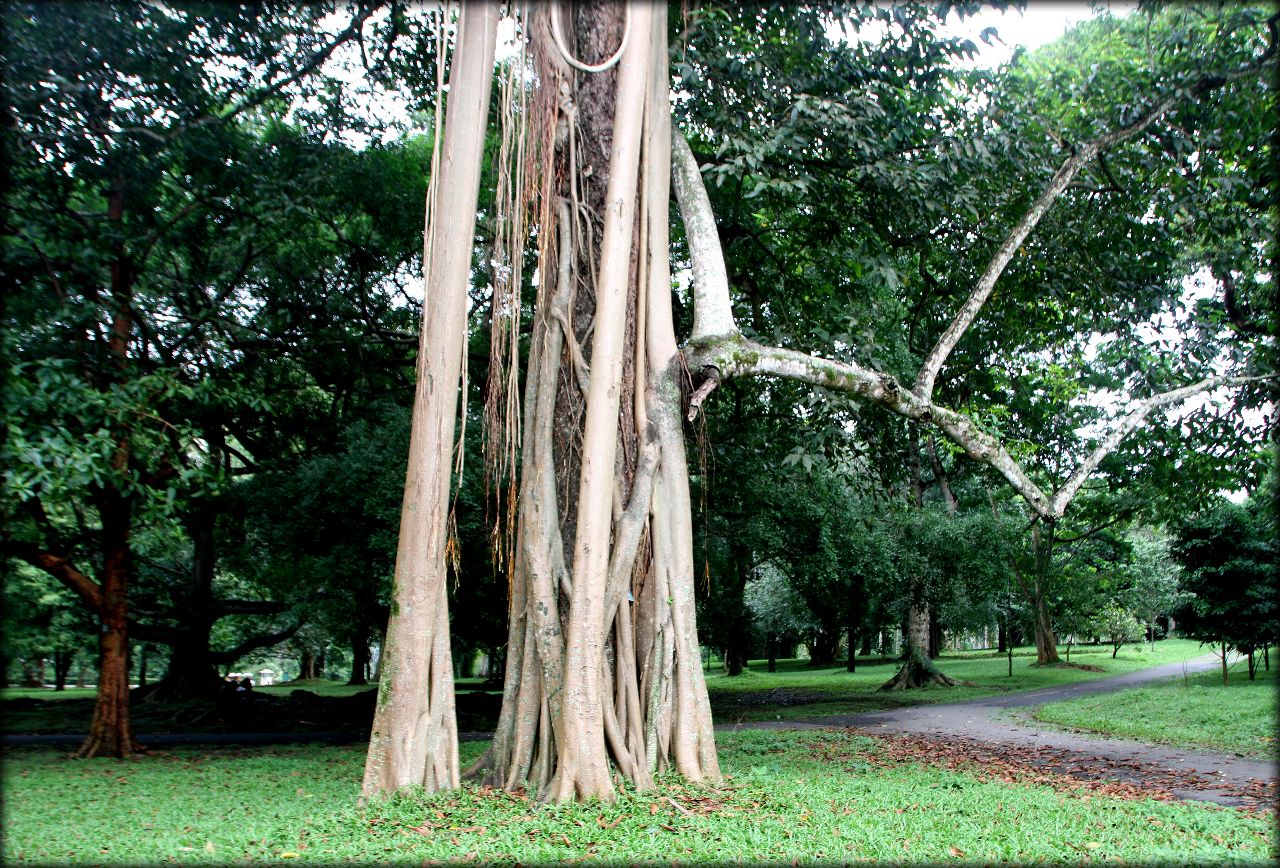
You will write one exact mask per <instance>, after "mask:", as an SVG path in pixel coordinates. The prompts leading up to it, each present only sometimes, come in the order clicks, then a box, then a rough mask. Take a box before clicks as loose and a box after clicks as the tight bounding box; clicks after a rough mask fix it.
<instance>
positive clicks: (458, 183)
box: [361, 3, 498, 799]
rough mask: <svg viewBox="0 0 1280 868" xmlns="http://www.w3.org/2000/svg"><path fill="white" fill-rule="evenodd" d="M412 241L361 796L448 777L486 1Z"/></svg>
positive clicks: (464, 31) (447, 782)
mask: <svg viewBox="0 0 1280 868" xmlns="http://www.w3.org/2000/svg"><path fill="white" fill-rule="evenodd" d="M460 15H461V17H460V19H459V24H458V37H457V49H456V50H455V52H454V56H453V70H452V72H451V75H450V84H449V97H448V108H447V112H446V120H445V128H444V136H443V145H442V148H441V152H440V163H439V166H438V168H437V169H436V173H435V174H434V175H433V177H432V179H431V191H432V193H431V195H432V196H433V201H432V202H431V205H430V216H429V222H428V225H427V238H426V241H425V245H424V261H425V263H426V274H425V283H426V298H425V300H424V304H423V328H422V335H421V340H420V342H419V345H418V380H417V385H416V387H415V398H414V406H413V425H412V432H411V435H410V440H409V467H408V472H407V476H406V479H405V489H404V501H403V508H402V510H401V516H400V539H399V545H398V547H397V550H396V568H395V606H394V608H393V610H392V614H391V619H390V621H389V623H388V626H387V639H386V643H385V645H384V647H383V655H384V657H385V663H384V664H383V670H382V676H383V677H382V681H381V684H380V686H379V690H378V705H377V711H376V712H375V714H374V721H373V734H372V736H371V738H370V741H369V753H368V758H367V760H366V763H365V773H364V783H363V786H362V788H361V793H362V796H363V798H366V799H367V798H370V797H372V796H375V795H379V794H385V793H390V792H394V791H395V790H398V789H400V788H402V787H407V786H411V785H418V786H421V787H423V788H424V789H425V790H426V792H429V793H430V792H436V791H438V790H442V789H450V788H453V787H456V786H457V785H458V780H459V774H460V771H461V770H460V768H459V764H458V734H457V719H456V716H455V714H454V695H453V661H452V659H451V657H450V647H449V611H448V595H447V586H446V579H447V563H446V545H447V537H448V517H449V488H450V482H451V473H452V470H453V460H452V459H453V454H454V428H455V420H456V418H457V415H458V409H457V408H458V392H459V383H460V381H461V374H462V362H463V359H464V357H465V352H466V345H465V344H466V336H467V285H468V280H469V276H470V270H471V254H472V245H473V239H474V235H475V219H476V202H477V196H478V194H479V186H480V166H481V159H482V157H483V153H484V130H485V124H486V121H487V119H488V110H489V92H490V82H491V81H492V78H493V57H494V46H495V35H496V32H497V25H498V5H497V4H496V3H483V4H481V3H475V4H464V5H463V7H462V11H461V13H460Z"/></svg>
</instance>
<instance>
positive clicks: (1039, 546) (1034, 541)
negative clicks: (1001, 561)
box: [1031, 519, 1062, 666]
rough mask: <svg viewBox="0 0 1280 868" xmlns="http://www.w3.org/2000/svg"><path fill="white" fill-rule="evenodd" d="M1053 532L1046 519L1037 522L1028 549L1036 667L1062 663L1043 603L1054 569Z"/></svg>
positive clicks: (1045, 604)
mask: <svg viewBox="0 0 1280 868" xmlns="http://www.w3.org/2000/svg"><path fill="white" fill-rule="evenodd" d="M1042 525H1043V529H1042ZM1056 530H1057V523H1056V522H1054V521H1050V520H1048V519H1043V520H1041V521H1039V522H1037V523H1036V524H1034V525H1033V526H1032V528H1031V548H1032V556H1033V561H1034V572H1033V575H1032V577H1031V590H1032V600H1031V602H1032V604H1033V605H1034V607H1035V612H1036V619H1035V630H1036V665H1037V666H1046V665H1051V664H1056V663H1060V662H1062V658H1061V657H1059V656H1058V637H1057V636H1055V635H1054V632H1053V623H1052V622H1051V620H1050V618H1049V608H1048V605H1047V603H1046V601H1045V592H1046V587H1045V585H1046V583H1047V582H1048V580H1049V571H1050V569H1051V568H1052V566H1053V544H1054V533H1055V532H1056Z"/></svg>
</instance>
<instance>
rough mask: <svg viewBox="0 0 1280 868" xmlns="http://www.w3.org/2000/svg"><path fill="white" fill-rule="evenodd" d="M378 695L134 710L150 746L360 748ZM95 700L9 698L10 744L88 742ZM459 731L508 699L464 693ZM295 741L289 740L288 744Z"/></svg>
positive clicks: (261, 698) (303, 695) (166, 704)
mask: <svg viewBox="0 0 1280 868" xmlns="http://www.w3.org/2000/svg"><path fill="white" fill-rule="evenodd" d="M376 701H377V689H376V688H370V689H368V690H363V691H360V692H358V693H353V694H350V695H348V696H321V695H320V694H317V693H314V692H312V691H310V690H293V691H291V692H289V693H287V694H281V693H275V692H272V693H268V692H265V691H255V692H254V695H253V698H252V699H251V700H240V701H231V702H225V703H224V704H222V705H220V704H219V703H218V702H217V700H215V699H212V698H211V699H207V700H192V701H189V702H171V701H157V700H144V701H138V702H134V703H132V706H131V709H130V712H131V715H132V718H133V724H134V732H135V733H137V734H138V740H139V741H140V742H142V743H143V744H183V743H187V744H198V743H201V742H208V743H222V744H225V743H230V742H240V743H257V744H263V743H271V742H272V741H275V742H280V741H282V740H283V741H294V742H302V741H327V742H342V741H358V740H361V739H367V738H368V737H369V727H370V726H371V725H372V722H373V711H374V704H375V703H376ZM93 703H94V700H93V699H92V698H88V697H86V698H83V699H81V698H76V699H48V700H45V699H32V698H27V697H23V698H17V699H6V700H4V701H3V703H0V707H2V709H3V724H4V733H5V735H4V742H5V743H8V744H41V743H44V744H61V743H74V742H78V741H80V740H82V739H83V738H84V736H83V733H84V732H86V731H87V729H88V726H89V720H90V718H91V717H92V715H93ZM456 704H457V711H458V725H459V728H461V729H464V730H479V729H489V728H492V726H493V723H494V721H496V720H497V717H498V709H499V706H500V704H501V697H500V696H496V695H494V694H492V693H489V692H487V691H485V690H483V689H477V690H471V691H467V690H459V691H458V693H457V695H456ZM285 736H289V738H284V737H285Z"/></svg>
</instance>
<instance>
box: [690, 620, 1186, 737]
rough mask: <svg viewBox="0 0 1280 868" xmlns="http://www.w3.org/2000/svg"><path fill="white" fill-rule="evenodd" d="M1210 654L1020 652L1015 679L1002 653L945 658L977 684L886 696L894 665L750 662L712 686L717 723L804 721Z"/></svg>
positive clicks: (944, 664) (1179, 649)
mask: <svg viewBox="0 0 1280 868" xmlns="http://www.w3.org/2000/svg"><path fill="white" fill-rule="evenodd" d="M1059 652H1060V653H1061V654H1063V656H1064V657H1065V655H1066V646H1065V645H1062V646H1060V647H1059ZM1207 653H1209V651H1208V649H1207V648H1205V647H1203V646H1202V645H1200V643H1198V642H1195V641H1192V640H1189V639H1166V640H1162V641H1160V642H1157V643H1156V644H1155V648H1154V649H1152V648H1150V647H1149V646H1147V645H1145V644H1142V645H1138V644H1133V645H1126V646H1125V647H1123V648H1122V649H1121V650H1120V652H1119V654H1118V655H1117V656H1116V657H1115V658H1112V656H1111V647H1110V646H1109V645H1103V646H1080V645H1074V646H1072V649H1071V665H1065V666H1034V665H1032V664H1033V663H1034V662H1035V651H1034V649H1032V648H1022V649H1015V656H1014V658H1013V676H1012V677H1010V676H1009V674H1008V670H1009V661H1008V658H1007V657H1006V656H1005V655H1004V654H997V653H996V652H992V651H984V652H945V653H944V654H943V655H942V656H941V657H939V658H938V659H937V660H936V661H935V662H936V663H937V664H938V666H939V667H940V668H941V669H942V670H943V671H944V672H946V673H947V674H948V675H950V676H951V677H953V678H957V679H961V680H964V681H969V682H972V686H960V687H926V688H921V689H917V690H908V691H893V692H881V691H880V690H879V687H880V685H881V684H883V683H884V682H885V681H886V680H888V678H889V677H890V676H891V675H893V673H894V671H896V668H897V666H898V661H896V660H881V659H877V660H876V661H875V662H874V663H871V664H870V665H867V664H866V663H864V662H862V661H861V660H859V665H858V671H857V672H856V673H850V672H847V671H846V670H845V667H844V665H843V664H842V663H841V664H832V665H831V666H830V667H827V668H817V667H812V666H809V665H808V664H807V662H806V661H803V660H796V661H779V667H778V670H779V671H778V672H776V673H769V672H765V671H764V662H763V661H752V668H749V669H748V670H747V671H745V672H744V673H743V674H741V675H738V676H733V677H730V676H727V675H719V674H714V673H713V674H710V675H708V677H707V688H708V690H709V691H710V694H711V705H712V712H713V714H714V715H715V720H716V723H717V724H735V723H746V722H751V721H762V720H804V719H810V718H822V717H833V716H837V715H850V714H863V713H867V712H875V711H885V710H888V709H893V708H903V707H909V706H917V705H931V704H934V703H938V702H961V701H964V700H969V699H981V698H984V697H988V696H1001V695H1005V694H1009V693H1025V692H1028V691H1032V690H1039V689H1041V688H1045V687H1057V686H1063V685H1069V684H1078V683H1081V682H1086V681H1096V680H1097V679H1100V678H1106V677H1108V676H1111V675H1120V674H1124V673H1128V672H1135V671H1139V670H1143V669H1150V668H1153V667H1156V666H1161V665H1164V664H1168V663H1181V662H1185V661H1187V660H1191V659H1195V658H1197V657H1203V656H1205V655H1206V654H1207ZM1083 667H1088V668H1083Z"/></svg>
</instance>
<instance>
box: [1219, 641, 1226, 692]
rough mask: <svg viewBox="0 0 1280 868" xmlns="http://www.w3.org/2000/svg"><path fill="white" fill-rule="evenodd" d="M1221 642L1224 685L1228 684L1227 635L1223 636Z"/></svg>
mask: <svg viewBox="0 0 1280 868" xmlns="http://www.w3.org/2000/svg"><path fill="white" fill-rule="evenodd" d="M1219 641H1220V642H1221V644H1220V645H1219V647H1218V650H1219V651H1220V652H1222V685H1223V686H1224V687H1225V686H1226V685H1227V637H1226V636H1222V637H1221V638H1220V640H1219Z"/></svg>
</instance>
